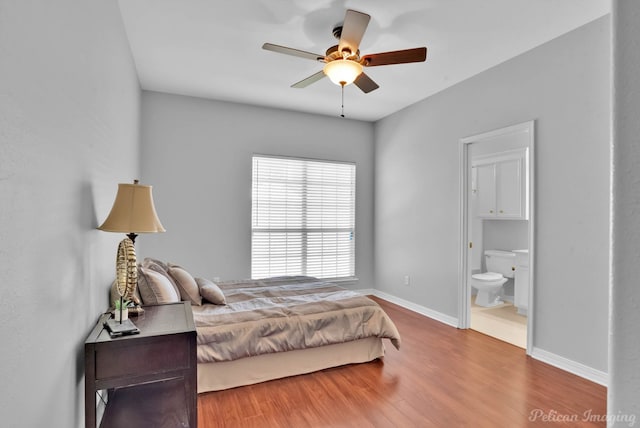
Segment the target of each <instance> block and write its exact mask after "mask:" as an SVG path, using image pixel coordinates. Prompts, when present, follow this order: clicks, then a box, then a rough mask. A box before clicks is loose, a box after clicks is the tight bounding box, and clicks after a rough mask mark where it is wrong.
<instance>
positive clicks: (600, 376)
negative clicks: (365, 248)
mask: <svg viewBox="0 0 640 428" xmlns="http://www.w3.org/2000/svg"><path fill="white" fill-rule="evenodd" d="M355 291H357V292H359V293H362V294H365V295H373V296H376V297H380V298H381V299H384V300H387V301H389V302H391V303H395V304H396V305H398V306H402V307H403V308H406V309H409V310H410V311H413V312H417V313H419V314H421V315H424V316H426V317H429V318H432V319H434V320H436V321H440V322H442V323H444V324H447V325H450V326H452V327H456V328H457V327H458V318H456V317H452V316H449V315H445V314H443V313H440V312H438V311H434V310H433V309H429V308H426V307H424V306H421V305H418V304H415V303H413V302H410V301H408V300H404V299H401V298H399V297H396V296H393V295H391V294H388V293H385V292H384V291H380V290H376V289H373V288H367V289H360V290H355ZM531 357H532V358H535V359H536V360H539V361H542V362H543V363H547V364H549V365H552V366H554V367H557V368H559V369H561V370H564V371H567V372H569V373H573V374H574V375H576V376H580V377H582V378H585V379H587V380H590V381H591V382H595V383H597V384H599V385H602V386H605V387H606V386H607V385H608V382H609V375H608V374H607V373H606V372H603V371H600V370H596V369H594V368H592V367H589V366H586V365H584V364H581V363H578V362H576V361H573V360H570V359H568V358H565V357H561V356H560V355H556V354H554V353H552V352H549V351H545V350H544V349H540V348H536V347H535V346H534V347H533V351H532V352H531Z"/></svg>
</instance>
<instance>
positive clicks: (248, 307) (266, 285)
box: [192, 276, 400, 363]
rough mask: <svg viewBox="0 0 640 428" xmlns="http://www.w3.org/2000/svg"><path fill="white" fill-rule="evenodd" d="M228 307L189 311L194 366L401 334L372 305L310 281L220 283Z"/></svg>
mask: <svg viewBox="0 0 640 428" xmlns="http://www.w3.org/2000/svg"><path fill="white" fill-rule="evenodd" d="M218 285H219V286H220V288H221V289H222V291H223V292H224V294H225V297H226V300H227V304H226V305H222V306H219V305H213V304H204V305H202V306H193V307H192V308H193V316H194V320H195V324H196V330H197V332H198V363H207V362H213V361H230V360H236V359H240V358H245V357H250V356H255V355H260V354H268V353H272V352H283V351H291V350H294V349H304V348H313V347H317V346H323V345H329V344H334V343H341V342H348V341H352V340H357V339H363V338H366V337H371V336H375V337H380V338H388V339H390V340H391V343H393V345H394V346H395V347H396V348H398V349H399V347H400V334H399V333H398V330H397V329H396V326H395V325H394V324H393V322H392V321H391V319H390V318H389V317H388V316H387V314H386V313H385V312H384V311H383V310H382V308H380V306H378V304H377V303H376V302H374V301H373V300H371V299H369V298H367V297H365V296H362V295H361V294H358V293H356V292H353V291H350V290H346V289H344V288H342V287H338V286H337V285H335V284H332V283H329V282H325V281H322V280H319V279H317V278H311V277H300V276H298V277H281V278H270V279H265V280H245V281H224V282H219V283H218Z"/></svg>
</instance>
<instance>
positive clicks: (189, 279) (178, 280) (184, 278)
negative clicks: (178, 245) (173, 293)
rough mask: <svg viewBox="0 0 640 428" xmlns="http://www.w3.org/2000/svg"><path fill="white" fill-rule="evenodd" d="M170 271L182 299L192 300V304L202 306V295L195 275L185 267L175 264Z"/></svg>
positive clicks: (170, 267)
mask: <svg viewBox="0 0 640 428" xmlns="http://www.w3.org/2000/svg"><path fill="white" fill-rule="evenodd" d="M168 272H169V275H170V276H171V278H173V281H174V283H175V284H176V286H177V287H178V290H179V291H180V297H181V298H182V300H186V301H188V302H191V304H192V305H195V306H201V305H202V296H201V295H200V290H199V289H198V284H197V283H196V280H195V279H194V278H193V276H191V274H190V273H189V272H187V271H186V270H185V269H183V268H181V267H179V266H175V265H170V266H169V270H168Z"/></svg>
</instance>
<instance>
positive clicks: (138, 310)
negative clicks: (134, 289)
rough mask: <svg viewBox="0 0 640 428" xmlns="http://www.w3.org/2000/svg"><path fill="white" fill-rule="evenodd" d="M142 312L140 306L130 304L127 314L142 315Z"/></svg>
mask: <svg viewBox="0 0 640 428" xmlns="http://www.w3.org/2000/svg"><path fill="white" fill-rule="evenodd" d="M143 314H144V309H142V306H138V305H136V306H130V307H129V316H130V317H137V316H138V315H143Z"/></svg>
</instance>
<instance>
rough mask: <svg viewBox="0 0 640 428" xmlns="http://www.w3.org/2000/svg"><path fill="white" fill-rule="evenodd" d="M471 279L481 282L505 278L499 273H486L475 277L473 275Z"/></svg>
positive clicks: (477, 274)
mask: <svg viewBox="0 0 640 428" xmlns="http://www.w3.org/2000/svg"><path fill="white" fill-rule="evenodd" d="M471 278H473V279H477V280H479V281H496V280H499V279H502V278H504V277H503V276H502V274H499V273H495V272H485V273H476V274H474V275H471Z"/></svg>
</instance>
